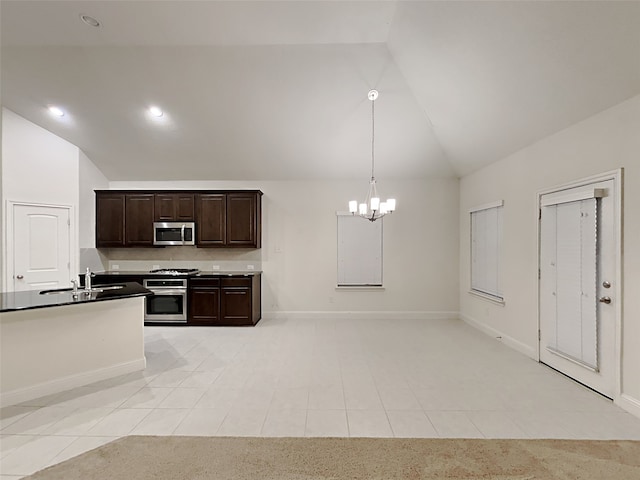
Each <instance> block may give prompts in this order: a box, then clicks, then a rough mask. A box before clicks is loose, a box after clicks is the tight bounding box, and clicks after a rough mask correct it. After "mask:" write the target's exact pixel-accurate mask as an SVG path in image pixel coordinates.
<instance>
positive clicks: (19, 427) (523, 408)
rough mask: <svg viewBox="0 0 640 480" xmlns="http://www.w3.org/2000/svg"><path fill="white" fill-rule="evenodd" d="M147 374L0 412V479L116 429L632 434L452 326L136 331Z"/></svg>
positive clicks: (610, 410)
mask: <svg viewBox="0 0 640 480" xmlns="http://www.w3.org/2000/svg"><path fill="white" fill-rule="evenodd" d="M145 345H146V346H145V349H146V356H147V368H146V370H145V371H144V372H139V373H134V374H130V375H126V376H123V377H119V378H115V379H111V380H108V381H104V382H100V383H96V384H92V385H88V386H85V387H80V388H76V389H74V390H71V391H68V392H64V393H61V394H57V395H52V396H49V397H45V398H40V399H38V400H34V401H30V402H25V403H24V404H21V405H16V406H11V407H6V408H3V409H2V410H1V411H0V413H1V415H0V417H1V420H0V479H1V480H8V479H13V478H21V477H22V476H25V475H29V474H31V473H33V472H35V471H37V470H40V469H42V468H44V467H46V466H48V465H52V464H55V463H58V462H61V461H63V460H65V459H68V458H70V457H73V456H75V455H78V454H80V453H82V452H84V451H87V450H90V449H92V448H95V447H97V446H100V445H102V444H104V443H107V442H109V441H112V440H114V439H116V438H118V437H121V436H123V435H130V434H136V435H234V436H237V435H252V436H253V435H255V436H341V437H348V436H353V437H468V438H585V439H640V419H637V418H635V417H633V416H631V415H630V414H628V413H626V412H624V411H623V410H621V409H620V408H618V407H617V406H615V405H613V403H612V402H611V401H609V400H607V399H605V398H603V397H601V396H599V395H598V394H596V393H594V392H592V391H590V390H588V389H587V388H585V387H583V386H581V385H579V384H577V383H575V382H573V381H571V380H569V379H567V378H565V377H564V376H562V375H560V374H558V373H556V372H555V371H553V370H551V369H549V368H547V367H545V366H544V365H541V364H538V363H536V362H535V361H533V360H531V359H529V358H527V357H525V356H523V355H521V354H519V353H518V352H515V351H513V350H511V349H509V348H507V347H505V346H504V345H502V344H501V343H500V342H498V341H497V340H495V339H492V338H490V337H487V336H485V335H484V334H482V333H480V332H478V331H476V330H474V329H473V328H471V327H469V326H467V325H465V324H464V323H463V322H460V321H457V320H441V321H440V320H438V321H408V320H402V321H391V320H388V321H383V320H370V321H365V320H341V321H335V320H316V321H312V320H262V321H261V322H260V323H259V324H258V325H257V326H256V327H255V328H188V327H180V328H176V327H173V328H172V327H146V328H145Z"/></svg>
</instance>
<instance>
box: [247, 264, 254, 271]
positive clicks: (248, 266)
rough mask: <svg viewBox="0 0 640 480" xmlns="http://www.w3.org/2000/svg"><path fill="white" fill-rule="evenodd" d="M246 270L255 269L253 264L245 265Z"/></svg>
mask: <svg viewBox="0 0 640 480" xmlns="http://www.w3.org/2000/svg"><path fill="white" fill-rule="evenodd" d="M247 270H255V267H254V266H253V265H247Z"/></svg>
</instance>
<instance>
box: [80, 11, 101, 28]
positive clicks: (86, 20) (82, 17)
mask: <svg viewBox="0 0 640 480" xmlns="http://www.w3.org/2000/svg"><path fill="white" fill-rule="evenodd" d="M80 20H82V21H83V22H84V23H86V24H87V25H90V26H92V27H99V26H100V22H99V21H98V20H96V19H95V18H93V17H90V16H89V15H82V14H80Z"/></svg>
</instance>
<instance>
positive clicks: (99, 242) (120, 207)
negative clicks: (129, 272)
mask: <svg viewBox="0 0 640 480" xmlns="http://www.w3.org/2000/svg"><path fill="white" fill-rule="evenodd" d="M124 246H125V239H124V194H122V193H109V192H105V193H96V247H98V248H100V247H103V248H111V247H124Z"/></svg>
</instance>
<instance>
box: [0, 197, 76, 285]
mask: <svg viewBox="0 0 640 480" xmlns="http://www.w3.org/2000/svg"><path fill="white" fill-rule="evenodd" d="M16 206H25V207H45V208H61V209H64V210H67V211H68V212H69V263H70V268H69V272H70V273H71V275H73V272H77V271H78V270H77V269H78V254H77V253H74V252H79V250H78V249H77V248H76V247H77V235H76V217H75V209H74V206H73V205H55V204H52V203H37V202H21V201H16V200H7V203H6V210H5V217H4V219H5V226H6V229H5V238H4V240H5V249H4V264H5V265H6V269H5V278H4V288H5V290H7V291H8V289H9V288H11V289H12V290H13V277H14V275H15V258H14V255H15V246H14V244H13V236H14V233H15V230H14V224H13V222H14V209H15V207H16ZM71 278H73V276H71V277H70V278H69V280H71Z"/></svg>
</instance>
